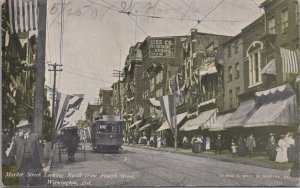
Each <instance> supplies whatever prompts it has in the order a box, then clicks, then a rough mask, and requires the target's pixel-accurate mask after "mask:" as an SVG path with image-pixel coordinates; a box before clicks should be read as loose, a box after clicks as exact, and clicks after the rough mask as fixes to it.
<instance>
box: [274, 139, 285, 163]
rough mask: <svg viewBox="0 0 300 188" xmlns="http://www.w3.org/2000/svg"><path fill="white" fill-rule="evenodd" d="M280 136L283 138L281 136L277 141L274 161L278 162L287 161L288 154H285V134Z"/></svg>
mask: <svg viewBox="0 0 300 188" xmlns="http://www.w3.org/2000/svg"><path fill="white" fill-rule="evenodd" d="M281 136H282V137H283V138H281V139H280V140H279V141H278V148H277V155H276V160H275V161H276V162H279V163H283V162H288V156H287V148H288V143H287V140H286V137H285V135H281Z"/></svg>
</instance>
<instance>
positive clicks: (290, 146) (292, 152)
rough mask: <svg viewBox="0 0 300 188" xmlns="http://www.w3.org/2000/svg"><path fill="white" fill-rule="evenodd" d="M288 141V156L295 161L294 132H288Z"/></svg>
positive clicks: (289, 159) (291, 160)
mask: <svg viewBox="0 0 300 188" xmlns="http://www.w3.org/2000/svg"><path fill="white" fill-rule="evenodd" d="M286 141H287V144H288V148H287V156H288V161H290V162H293V161H295V160H294V155H295V139H294V133H292V132H288V133H287V135H286Z"/></svg>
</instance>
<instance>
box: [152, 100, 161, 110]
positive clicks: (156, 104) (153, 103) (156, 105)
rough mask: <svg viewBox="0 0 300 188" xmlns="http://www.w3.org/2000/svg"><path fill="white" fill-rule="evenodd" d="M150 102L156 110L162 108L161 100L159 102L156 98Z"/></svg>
mask: <svg viewBox="0 0 300 188" xmlns="http://www.w3.org/2000/svg"><path fill="white" fill-rule="evenodd" d="M149 101H150V104H151V105H152V106H153V107H155V108H157V109H159V108H161V105H160V101H159V100H157V99H155V98H149Z"/></svg>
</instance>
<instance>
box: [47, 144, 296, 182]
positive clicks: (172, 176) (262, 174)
mask: <svg viewBox="0 0 300 188" xmlns="http://www.w3.org/2000/svg"><path fill="white" fill-rule="evenodd" d="M57 156H58V155H57V154H56V155H55V159H54V162H53V166H52V169H51V171H50V173H49V174H48V175H47V176H48V177H49V178H48V180H47V184H53V185H67V186H70V185H71V186H283V185H284V186H296V185H299V180H298V179H296V178H290V177H289V171H288V170H275V169H269V168H262V167H257V166H250V165H243V164H235V163H228V162H221V161H217V160H214V159H209V158H201V157H195V156H187V155H182V154H177V153H171V152H163V151H153V150H148V149H142V148H135V147H126V146H123V149H122V150H121V152H120V154H116V153H115V154H108V153H106V154H102V153H94V152H93V151H91V150H88V151H87V155H86V161H84V158H83V154H82V153H76V155H75V162H74V163H69V162H66V159H67V158H66V155H63V156H62V162H58V157H57Z"/></svg>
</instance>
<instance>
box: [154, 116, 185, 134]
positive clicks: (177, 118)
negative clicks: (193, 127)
mask: <svg viewBox="0 0 300 188" xmlns="http://www.w3.org/2000/svg"><path fill="white" fill-rule="evenodd" d="M186 115H187V113H186V112H185V113H182V114H178V115H177V116H176V122H177V125H178V124H179V123H181V122H182V120H183V119H184V118H185V116H186ZM166 129H170V125H169V123H168V121H165V122H164V123H163V124H162V126H160V127H159V129H158V130H157V131H156V132H159V131H163V130H166Z"/></svg>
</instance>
